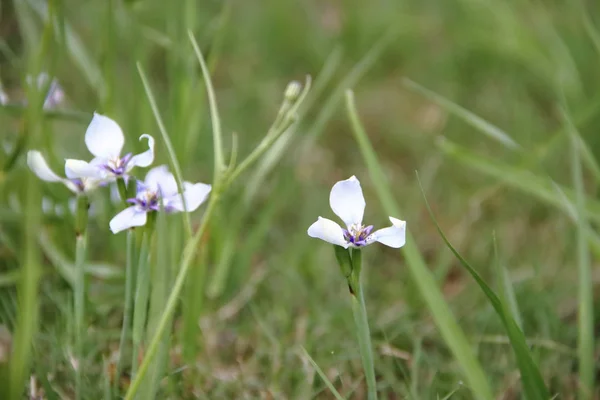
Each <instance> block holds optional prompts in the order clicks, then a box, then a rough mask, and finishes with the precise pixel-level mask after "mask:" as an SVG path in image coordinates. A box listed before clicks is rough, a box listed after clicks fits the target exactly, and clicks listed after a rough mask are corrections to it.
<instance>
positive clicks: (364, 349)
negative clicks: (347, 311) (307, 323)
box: [348, 249, 377, 400]
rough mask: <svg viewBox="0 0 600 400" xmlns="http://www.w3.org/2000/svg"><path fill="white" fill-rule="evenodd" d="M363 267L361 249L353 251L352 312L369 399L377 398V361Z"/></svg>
mask: <svg viewBox="0 0 600 400" xmlns="http://www.w3.org/2000/svg"><path fill="white" fill-rule="evenodd" d="M361 267H362V256H361V253H360V250H357V249H354V250H353V251H352V274H351V276H350V277H349V278H348V285H349V287H350V295H351V296H352V313H353V314H354V323H355V324H356V334H357V336H358V346H359V350H360V357H361V359H362V364H363V369H364V371H365V377H366V380H367V391H368V399H369V400H377V382H376V380H375V363H374V362H373V346H372V345H371V332H370V330H369V319H368V317H367V308H366V307H365V298H364V296H363V290H362V283H361V280H360V272H361Z"/></svg>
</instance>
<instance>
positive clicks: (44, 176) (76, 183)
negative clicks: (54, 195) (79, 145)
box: [27, 150, 102, 194]
mask: <svg viewBox="0 0 600 400" xmlns="http://www.w3.org/2000/svg"><path fill="white" fill-rule="evenodd" d="M27 165H28V166H29V168H30V169H31V170H32V171H33V173H34V174H36V175H37V176H38V178H40V179H41V180H43V181H46V182H60V183H62V184H63V185H65V186H66V187H67V188H68V189H69V190H70V191H72V192H73V193H75V194H87V193H89V192H91V191H92V190H94V189H96V188H97V187H98V186H100V185H101V184H102V181H101V180H99V179H95V178H79V177H76V176H73V175H71V174H70V171H69V170H68V169H65V170H66V174H67V178H62V177H60V176H58V175H56V174H55V173H54V171H52V170H51V169H50V167H49V166H48V163H47V162H46V160H45V159H44V156H42V153H40V152H39V151H36V150H32V151H28V152H27Z"/></svg>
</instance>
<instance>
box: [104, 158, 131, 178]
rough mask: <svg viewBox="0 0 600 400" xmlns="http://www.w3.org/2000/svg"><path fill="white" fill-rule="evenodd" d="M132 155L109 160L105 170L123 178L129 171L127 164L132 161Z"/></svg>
mask: <svg viewBox="0 0 600 400" xmlns="http://www.w3.org/2000/svg"><path fill="white" fill-rule="evenodd" d="M131 157H132V153H127V154H125V157H123V158H120V157H118V156H117V157H114V158H111V159H109V160H108V161H107V162H106V164H105V165H103V167H104V169H105V170H107V171H108V172H110V173H112V174H114V175H117V176H122V175H124V174H125V172H126V171H127V164H128V163H129V161H131Z"/></svg>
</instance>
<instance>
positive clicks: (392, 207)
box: [346, 91, 494, 400]
mask: <svg viewBox="0 0 600 400" xmlns="http://www.w3.org/2000/svg"><path fill="white" fill-rule="evenodd" d="M346 107H347V110H348V116H349V118H350V122H351V125H352V132H353V133H354V137H355V139H356V141H357V143H358V146H359V148H360V151H361V153H362V156H363V158H364V160H365V163H366V164H367V168H368V170H369V174H370V176H371V180H372V181H373V184H374V185H375V189H376V192H377V196H378V197H379V201H380V202H381V204H382V206H383V209H384V210H385V211H386V213H387V214H389V215H396V216H397V215H400V214H401V213H400V209H399V207H398V206H397V204H396V202H395V200H394V197H393V196H392V193H391V191H390V189H389V186H388V185H387V183H386V179H385V174H384V173H383V170H382V168H381V165H380V164H379V160H378V159H377V155H376V154H375V150H374V149H373V146H372V145H371V143H370V141H369V138H368V137H367V134H366V132H365V130H364V128H363V126H362V124H361V122H360V120H359V119H358V113H357V111H356V106H355V105H354V95H353V93H352V92H351V91H348V92H346ZM403 254H404V257H405V258H406V263H407V266H408V268H409V271H410V273H411V274H412V277H413V280H414V282H415V284H416V285H417V287H418V289H419V290H420V292H421V295H422V296H423V298H424V299H425V302H426V303H427V306H428V307H429V310H430V311H431V314H432V316H433V318H434V320H435V323H436V325H437V327H438V329H439V330H440V333H441V335H442V337H443V338H444V340H445V341H446V344H447V345H448V347H449V348H450V350H451V351H452V354H453V355H454V357H455V358H456V360H457V361H458V363H459V364H460V366H461V368H462V371H463V373H464V375H465V377H466V379H467V381H468V383H469V387H470V388H471V390H472V391H473V393H474V394H475V397H476V398H478V399H482V400H484V399H487V400H490V399H493V398H494V396H493V395H492V390H491V388H490V386H489V383H488V381H487V378H486V376H485V374H484V372H483V368H482V367H481V364H480V363H479V361H478V360H477V358H476V357H475V356H474V354H473V349H472V347H471V345H470V343H469V340H468V339H467V337H466V336H465V333H464V332H463V330H462V329H461V328H460V326H459V325H458V323H457V322H456V319H455V318H454V316H453V314H452V311H451V310H450V307H448V304H447V303H446V301H445V300H444V296H443V295H442V292H441V291H440V289H439V287H438V286H437V284H436V281H435V277H434V275H433V274H432V273H431V271H430V270H429V269H428V268H427V265H425V261H424V260H423V257H422V256H421V253H420V252H419V249H418V248H417V246H416V244H415V242H414V241H413V240H412V238H411V235H410V234H409V233H408V234H407V238H406V245H405V246H404V248H403Z"/></svg>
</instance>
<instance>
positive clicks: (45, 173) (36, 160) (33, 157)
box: [27, 150, 64, 182]
mask: <svg viewBox="0 0 600 400" xmlns="http://www.w3.org/2000/svg"><path fill="white" fill-rule="evenodd" d="M27 165H28V166H29V168H30V169H31V170H32V171H33V173H34V174H36V175H37V176H38V178H40V179H41V180H43V181H46V182H62V181H63V180H64V178H61V177H60V176H58V175H56V174H55V173H54V171H52V170H51V169H50V167H49V166H48V163H47V162H46V160H45V159H44V156H42V153H40V152H39V151H35V150H33V151H28V152H27Z"/></svg>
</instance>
